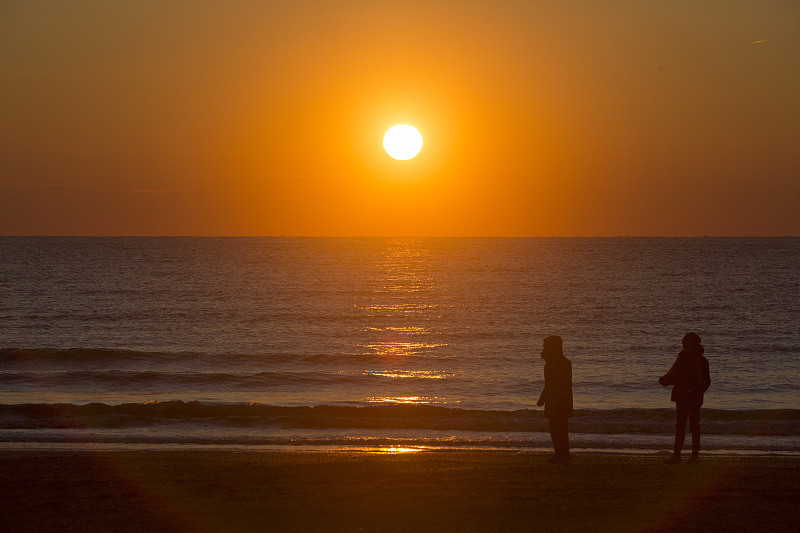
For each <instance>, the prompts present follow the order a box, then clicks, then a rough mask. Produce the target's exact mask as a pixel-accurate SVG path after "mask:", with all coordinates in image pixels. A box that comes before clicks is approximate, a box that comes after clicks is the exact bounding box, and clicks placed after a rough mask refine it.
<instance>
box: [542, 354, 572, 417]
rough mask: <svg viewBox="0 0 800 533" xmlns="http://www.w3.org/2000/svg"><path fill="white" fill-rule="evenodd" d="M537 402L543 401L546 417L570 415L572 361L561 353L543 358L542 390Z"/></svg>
mask: <svg viewBox="0 0 800 533" xmlns="http://www.w3.org/2000/svg"><path fill="white" fill-rule="evenodd" d="M539 402H540V403H541V402H544V416H546V417H547V418H552V417H564V418H566V417H570V416H572V363H570V361H569V359H567V358H566V357H564V356H563V355H558V356H555V355H554V356H551V357H548V358H547V359H546V360H545V364H544V390H542V394H541V396H540V397H539Z"/></svg>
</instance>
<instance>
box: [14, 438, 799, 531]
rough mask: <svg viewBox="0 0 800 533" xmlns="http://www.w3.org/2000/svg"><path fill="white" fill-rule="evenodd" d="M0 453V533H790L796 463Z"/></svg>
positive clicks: (455, 454) (468, 454)
mask: <svg viewBox="0 0 800 533" xmlns="http://www.w3.org/2000/svg"><path fill="white" fill-rule="evenodd" d="M546 459H547V456H545V455H531V454H520V453H515V452H494V451H478V452H472V451H432V452H420V453H395V454H390V453H368V452H341V451H337V452H298V451H290V452H276V451H267V452H264V451H246V452H237V451H92V452H89V451H43V450H40V451H12V450H8V451H2V452H0V484H2V491H0V492H2V494H3V498H2V513H0V530H2V531H39V532H41V531H59V532H65V531H123V532H124V531H136V532H142V531H193V532H198V531H199V532H217V531H380V532H386V531H415V532H418V531H437V532H440V531H459V532H465V531H614V532H617V531H797V530H800V513H798V512H797V511H798V502H800V459H798V458H784V457H780V458H755V457H747V458H743V457H713V458H704V459H703V461H702V462H701V464H699V465H686V464H683V465H677V466H671V465H664V464H662V463H661V459H659V458H656V457H622V456H603V455H577V456H575V459H574V460H573V462H572V463H571V464H569V465H564V466H561V465H551V464H548V463H547V462H546Z"/></svg>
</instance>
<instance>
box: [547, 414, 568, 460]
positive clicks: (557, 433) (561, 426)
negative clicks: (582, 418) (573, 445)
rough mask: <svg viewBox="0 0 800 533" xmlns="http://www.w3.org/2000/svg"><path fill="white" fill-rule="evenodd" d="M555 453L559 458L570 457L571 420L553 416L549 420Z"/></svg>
mask: <svg viewBox="0 0 800 533" xmlns="http://www.w3.org/2000/svg"><path fill="white" fill-rule="evenodd" d="M548 423H549V427H550V438H551V439H552V441H553V451H554V452H555V454H556V456H557V457H563V458H566V457H569V418H567V417H562V416H553V417H550V418H549V419H548Z"/></svg>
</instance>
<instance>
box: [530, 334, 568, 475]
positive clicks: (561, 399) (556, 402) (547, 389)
mask: <svg viewBox="0 0 800 533" xmlns="http://www.w3.org/2000/svg"><path fill="white" fill-rule="evenodd" d="M561 344H562V343H561V337H559V336H558V335H551V336H550V337H547V338H546V339H545V340H544V343H543V349H542V359H544V389H543V390H542V394H541V395H540V396H539V402H538V403H537V404H536V405H539V406H542V405H544V416H546V417H547V421H548V424H549V426H550V438H551V439H553V449H554V450H555V456H553V457H551V458H550V459H549V460H548V461H549V462H551V463H562V464H563V463H567V462H569V459H570V457H569V417H570V416H572V363H570V362H569V359H567V358H566V357H564V352H563V350H562V347H561Z"/></svg>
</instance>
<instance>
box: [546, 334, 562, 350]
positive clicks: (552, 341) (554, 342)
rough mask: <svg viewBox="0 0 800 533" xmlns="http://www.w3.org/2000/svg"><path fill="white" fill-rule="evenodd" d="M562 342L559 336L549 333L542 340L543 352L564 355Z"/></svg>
mask: <svg viewBox="0 0 800 533" xmlns="http://www.w3.org/2000/svg"><path fill="white" fill-rule="evenodd" d="M562 344H563V343H562V341H561V337H559V336H558V335H550V336H549V337H547V338H546V339H545V340H544V343H543V344H542V346H543V348H544V352H546V353H551V354H556V355H564V350H563V348H562Z"/></svg>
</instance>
